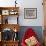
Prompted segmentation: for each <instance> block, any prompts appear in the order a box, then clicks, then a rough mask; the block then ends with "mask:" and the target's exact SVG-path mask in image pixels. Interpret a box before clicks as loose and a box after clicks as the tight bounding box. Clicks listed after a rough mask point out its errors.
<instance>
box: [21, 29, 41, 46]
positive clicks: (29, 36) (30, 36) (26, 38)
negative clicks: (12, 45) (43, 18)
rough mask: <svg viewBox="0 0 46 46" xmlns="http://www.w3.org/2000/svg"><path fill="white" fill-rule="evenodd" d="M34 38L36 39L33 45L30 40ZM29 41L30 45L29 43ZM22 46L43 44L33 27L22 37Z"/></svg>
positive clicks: (39, 45)
mask: <svg viewBox="0 0 46 46" xmlns="http://www.w3.org/2000/svg"><path fill="white" fill-rule="evenodd" d="M29 39H30V40H29ZM33 39H34V41H35V44H34V45H31V42H29V41H32V40H33ZM34 41H32V44H33V43H34ZM28 43H29V44H30V45H27V44H28ZM21 46H41V44H40V43H39V41H38V40H37V35H36V33H35V32H34V30H33V29H32V28H29V29H27V31H26V32H25V35H24V37H23V38H22V42H21Z"/></svg>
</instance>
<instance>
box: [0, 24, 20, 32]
mask: <svg viewBox="0 0 46 46" xmlns="http://www.w3.org/2000/svg"><path fill="white" fill-rule="evenodd" d="M0 27H1V31H2V30H3V29H5V28H9V29H12V30H13V31H14V30H15V29H16V30H17V32H18V31H19V29H20V26H19V24H0Z"/></svg>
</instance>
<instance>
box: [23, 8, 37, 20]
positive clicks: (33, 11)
mask: <svg viewBox="0 0 46 46" xmlns="http://www.w3.org/2000/svg"><path fill="white" fill-rule="evenodd" d="M24 18H25V19H36V18H37V8H24Z"/></svg>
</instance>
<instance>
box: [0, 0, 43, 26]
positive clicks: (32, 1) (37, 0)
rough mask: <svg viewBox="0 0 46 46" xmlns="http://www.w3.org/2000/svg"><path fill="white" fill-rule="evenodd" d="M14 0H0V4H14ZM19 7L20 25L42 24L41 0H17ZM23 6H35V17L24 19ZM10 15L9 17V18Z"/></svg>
mask: <svg viewBox="0 0 46 46" xmlns="http://www.w3.org/2000/svg"><path fill="white" fill-rule="evenodd" d="M14 1H15V0H9V1H8V0H0V6H2V7H4V6H5V7H7V6H8V7H9V6H15V3H14ZM17 3H18V4H17V6H19V7H20V9H19V15H20V16H19V24H20V25H21V26H43V24H44V23H43V6H42V0H21V1H20V0H17ZM24 8H37V19H24ZM10 18H12V17H9V20H10Z"/></svg>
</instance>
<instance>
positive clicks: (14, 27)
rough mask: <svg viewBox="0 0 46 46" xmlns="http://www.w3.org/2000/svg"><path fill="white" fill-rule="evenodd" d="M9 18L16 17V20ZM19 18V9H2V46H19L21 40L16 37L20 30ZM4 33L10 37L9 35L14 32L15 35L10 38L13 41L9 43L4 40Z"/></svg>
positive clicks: (0, 30) (0, 8) (0, 22)
mask: <svg viewBox="0 0 46 46" xmlns="http://www.w3.org/2000/svg"><path fill="white" fill-rule="evenodd" d="M9 17H15V18H16V19H14V18H12V19H13V20H12V19H11V18H9ZM18 18H19V7H0V32H1V34H0V35H1V38H0V39H1V41H0V46H18V41H19V39H17V40H16V39H15V36H17V34H16V33H17V32H18V31H19V29H20V26H19V24H18ZM9 19H10V21H9ZM11 21H13V22H15V23H13V22H11ZM9 22H10V23H9ZM4 32H6V35H8V37H9V34H10V33H9V34H8V32H13V33H14V35H12V37H11V36H10V37H11V39H10V40H8V41H7V40H4V39H3V37H2V35H4ZM15 34H16V35H15ZM17 37H18V36H17ZM5 38H6V37H5ZM12 38H13V39H12ZM6 39H9V38H6ZM14 39H15V40H14Z"/></svg>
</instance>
